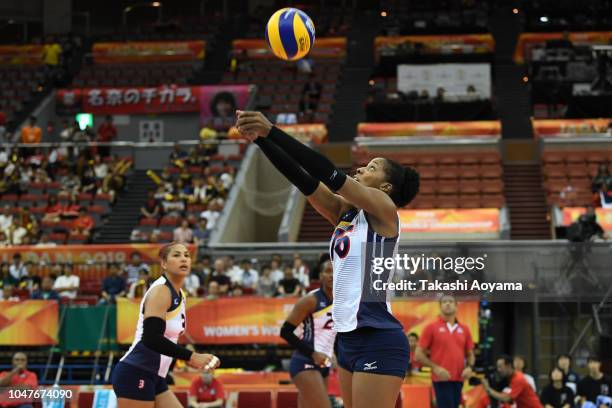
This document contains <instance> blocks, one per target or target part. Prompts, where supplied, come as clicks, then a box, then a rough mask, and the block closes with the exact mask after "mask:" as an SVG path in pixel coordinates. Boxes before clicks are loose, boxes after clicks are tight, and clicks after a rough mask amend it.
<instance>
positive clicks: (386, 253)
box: [330, 209, 409, 378]
mask: <svg viewBox="0 0 612 408" xmlns="http://www.w3.org/2000/svg"><path fill="white" fill-rule="evenodd" d="M397 225H398V228H397V235H396V236H395V237H393V238H387V237H383V236H381V235H379V234H377V233H376V232H375V231H374V229H373V228H372V227H371V225H370V223H369V221H368V215H367V214H366V213H365V212H364V211H363V210H359V209H351V210H349V211H347V212H346V213H344V214H343V215H342V217H341V218H340V221H339V223H338V225H337V226H336V229H335V231H334V234H333V236H332V239H331V242H330V256H331V260H332V263H333V269H334V303H333V307H332V311H333V312H332V317H333V320H334V330H335V331H337V332H338V350H337V357H338V364H339V365H340V366H341V367H342V368H344V369H346V370H348V371H351V372H353V371H362V372H368V373H376V374H387V375H395V376H398V377H402V378H403V377H404V376H405V373H406V368H407V367H408V362H409V347H408V340H407V339H406V336H405V335H404V330H403V327H402V324H401V323H400V322H399V321H398V320H397V319H396V318H395V317H394V316H393V314H392V313H391V302H390V297H391V296H390V295H391V294H390V293H388V292H386V291H376V290H375V289H374V285H373V282H374V281H375V280H381V281H382V282H390V281H391V280H392V278H393V273H394V270H385V271H384V272H382V273H381V274H377V273H375V272H374V271H373V268H372V266H373V260H374V258H379V257H384V258H389V257H394V256H395V255H396V254H397V248H398V243H399V238H400V232H399V217H398V223H397Z"/></svg>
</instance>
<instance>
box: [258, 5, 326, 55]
mask: <svg viewBox="0 0 612 408" xmlns="http://www.w3.org/2000/svg"><path fill="white" fill-rule="evenodd" d="M314 40H315V28H314V24H313V23H312V20H311V19H310V17H308V15H307V14H306V13H304V12H303V11H301V10H298V9H296V8H292V7H287V8H283V9H280V10H278V11H277V12H276V13H274V14H272V17H270V20H268V24H267V25H266V41H267V42H268V46H269V47H270V50H272V52H273V53H274V55H276V56H277V57H278V58H280V59H283V60H286V61H295V60H299V59H300V58H303V57H305V56H306V55H307V54H308V52H309V51H310V49H311V48H312V46H313V45H314Z"/></svg>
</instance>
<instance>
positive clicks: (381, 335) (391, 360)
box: [336, 327, 410, 378]
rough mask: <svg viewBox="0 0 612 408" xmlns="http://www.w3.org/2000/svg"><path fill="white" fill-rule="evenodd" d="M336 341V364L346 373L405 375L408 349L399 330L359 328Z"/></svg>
mask: <svg viewBox="0 0 612 408" xmlns="http://www.w3.org/2000/svg"><path fill="white" fill-rule="evenodd" d="M336 338H337V341H338V344H337V346H338V347H337V357H338V365H339V366H340V367H342V368H344V369H345V370H347V371H350V372H363V373H371V374H383V375H393V376H396V377H400V378H404V377H405V376H406V372H407V370H408V366H409V363H410V347H409V346H408V339H406V335H405V334H404V332H403V330H402V329H376V328H373V327H361V328H359V329H356V330H353V331H351V332H346V333H338V334H337V336H336Z"/></svg>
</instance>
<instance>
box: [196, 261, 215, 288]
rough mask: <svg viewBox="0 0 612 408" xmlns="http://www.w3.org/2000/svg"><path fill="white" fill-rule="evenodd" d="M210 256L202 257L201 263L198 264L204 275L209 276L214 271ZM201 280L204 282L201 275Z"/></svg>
mask: <svg viewBox="0 0 612 408" xmlns="http://www.w3.org/2000/svg"><path fill="white" fill-rule="evenodd" d="M210 261H211V259H210V256H209V255H204V256H203V257H202V259H201V262H202V263H201V264H198V265H199V266H198V270H199V271H200V272H201V273H202V274H203V275H204V276H209V275H210V274H211V273H212V270H213V268H212V266H211V264H210ZM200 280H201V281H202V282H203V280H202V277H200Z"/></svg>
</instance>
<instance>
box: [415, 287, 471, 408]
mask: <svg viewBox="0 0 612 408" xmlns="http://www.w3.org/2000/svg"><path fill="white" fill-rule="evenodd" d="M415 359H416V360H417V361H418V362H420V363H421V364H423V365H424V366H428V367H431V369H432V372H433V374H432V381H433V386H434V391H435V394H436V403H437V406H438V408H457V407H458V406H459V404H460V403H461V388H462V387H463V380H464V379H466V378H469V377H471V376H472V375H473V372H472V366H473V365H474V362H475V359H476V358H475V356H474V342H473V341H472V335H471V333H470V330H469V329H468V327H467V326H465V325H464V324H462V323H459V322H458V321H457V300H456V299H455V298H454V297H453V296H450V295H444V296H442V297H441V298H440V317H439V319H438V320H436V321H435V322H432V323H430V324H428V325H427V326H426V327H425V329H424V330H423V333H421V339H420V340H419V344H418V346H417V349H416V352H415ZM466 362H467V365H466Z"/></svg>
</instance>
